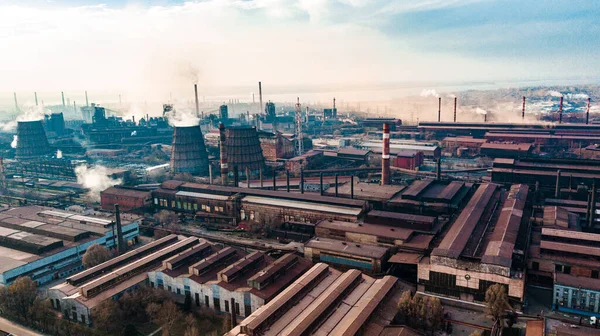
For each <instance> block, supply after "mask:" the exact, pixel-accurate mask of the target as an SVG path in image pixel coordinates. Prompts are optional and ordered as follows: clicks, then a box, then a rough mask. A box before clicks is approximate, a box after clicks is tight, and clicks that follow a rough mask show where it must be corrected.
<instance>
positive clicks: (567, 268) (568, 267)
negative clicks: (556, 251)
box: [563, 266, 571, 274]
mask: <svg viewBox="0 0 600 336" xmlns="http://www.w3.org/2000/svg"><path fill="white" fill-rule="evenodd" d="M563 269H564V273H565V274H571V266H565V267H563Z"/></svg>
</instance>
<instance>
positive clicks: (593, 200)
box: [588, 179, 596, 228]
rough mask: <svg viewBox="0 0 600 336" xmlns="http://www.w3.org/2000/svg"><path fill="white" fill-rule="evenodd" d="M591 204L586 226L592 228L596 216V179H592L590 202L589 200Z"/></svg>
mask: <svg viewBox="0 0 600 336" xmlns="http://www.w3.org/2000/svg"><path fill="white" fill-rule="evenodd" d="M590 203H591V204H590V205H591V206H590V216H589V219H588V227H589V228H592V227H594V220H595V218H596V179H594V182H593V183H592V195H591V202H590Z"/></svg>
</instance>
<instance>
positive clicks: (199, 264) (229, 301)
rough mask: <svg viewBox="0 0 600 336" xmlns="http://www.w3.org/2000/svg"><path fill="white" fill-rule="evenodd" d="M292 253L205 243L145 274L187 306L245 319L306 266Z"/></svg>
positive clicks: (298, 274)
mask: <svg viewBox="0 0 600 336" xmlns="http://www.w3.org/2000/svg"><path fill="white" fill-rule="evenodd" d="M311 265H312V264H311V263H310V262H309V261H308V260H306V259H303V258H301V257H298V256H296V255H294V254H285V255H283V256H282V257H280V258H279V259H276V260H274V259H273V258H271V257H270V256H268V255H267V254H265V253H263V252H258V251H256V252H252V253H247V252H244V251H242V250H239V249H235V248H232V247H224V248H220V247H218V246H217V245H215V244H212V243H210V242H207V241H200V243H199V244H197V245H195V246H193V247H191V248H190V249H188V250H186V251H183V252H181V253H180V254H178V255H175V256H173V257H171V258H169V259H167V260H165V261H163V265H162V267H161V268H160V269H157V270H156V271H151V272H148V280H149V283H150V286H152V287H156V288H162V289H165V290H168V291H169V292H172V293H174V294H177V295H180V297H181V298H182V299H183V298H184V297H185V296H189V297H190V299H191V301H192V304H193V305H194V306H196V307H203V308H209V309H212V310H215V311H216V312H218V313H229V314H231V313H235V315H236V316H237V317H241V318H243V317H247V316H249V315H250V314H252V313H253V312H254V311H256V310H257V309H258V308H259V307H261V306H263V305H264V304H265V303H267V302H269V301H271V300H272V299H273V298H274V297H275V296H276V295H277V294H279V293H280V292H281V291H282V290H284V289H285V288H286V287H287V286H288V285H290V284H291V283H292V282H293V281H294V280H296V279H297V278H298V277H300V276H301V275H302V274H303V273H304V272H306V271H307V270H308V269H309V268H310V267H311Z"/></svg>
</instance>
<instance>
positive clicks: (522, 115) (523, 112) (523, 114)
mask: <svg viewBox="0 0 600 336" xmlns="http://www.w3.org/2000/svg"><path fill="white" fill-rule="evenodd" d="M521 119H523V120H525V96H523V111H521Z"/></svg>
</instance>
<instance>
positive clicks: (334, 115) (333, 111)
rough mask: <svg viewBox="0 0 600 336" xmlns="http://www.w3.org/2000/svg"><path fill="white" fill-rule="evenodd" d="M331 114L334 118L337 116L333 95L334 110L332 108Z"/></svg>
mask: <svg viewBox="0 0 600 336" xmlns="http://www.w3.org/2000/svg"><path fill="white" fill-rule="evenodd" d="M331 114H332V116H333V118H334V119H335V118H336V117H337V112H336V110H335V97H333V110H331Z"/></svg>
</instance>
